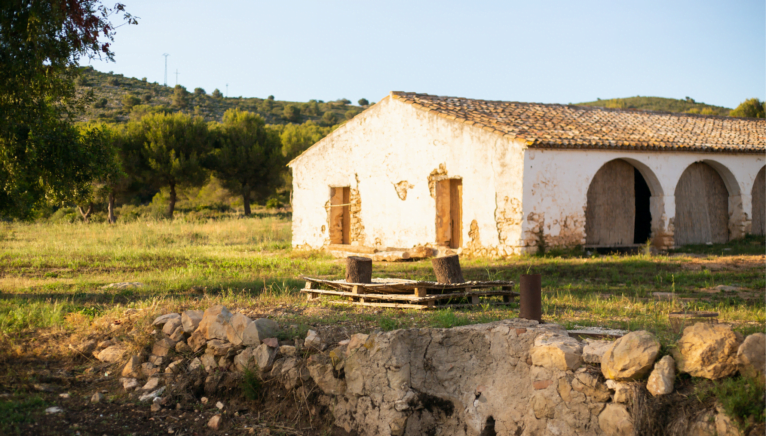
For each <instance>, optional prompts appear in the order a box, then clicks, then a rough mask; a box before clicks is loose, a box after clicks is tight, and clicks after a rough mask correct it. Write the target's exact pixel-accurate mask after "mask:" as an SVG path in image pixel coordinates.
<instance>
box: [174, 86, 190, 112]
mask: <svg viewBox="0 0 766 436" xmlns="http://www.w3.org/2000/svg"><path fill="white" fill-rule="evenodd" d="M171 100H172V101H173V106H175V107H177V108H179V109H185V108H186V107H187V106H189V91H187V90H186V88H184V87H183V86H181V85H176V86H175V88H173V97H171Z"/></svg>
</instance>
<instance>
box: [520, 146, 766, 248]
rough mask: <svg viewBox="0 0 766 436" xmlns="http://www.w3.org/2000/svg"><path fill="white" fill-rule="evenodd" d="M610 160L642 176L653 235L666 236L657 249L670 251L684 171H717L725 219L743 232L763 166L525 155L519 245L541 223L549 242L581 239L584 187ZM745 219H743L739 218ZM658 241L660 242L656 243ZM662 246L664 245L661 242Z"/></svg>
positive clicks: (651, 156)
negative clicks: (701, 166)
mask: <svg viewBox="0 0 766 436" xmlns="http://www.w3.org/2000/svg"><path fill="white" fill-rule="evenodd" d="M613 159H624V160H626V161H628V162H629V163H631V164H633V166H635V167H637V168H638V169H639V171H641V173H642V175H643V176H644V179H645V180H646V182H647V184H648V185H649V188H650V189H651V190H652V199H651V210H652V233H653V236H654V237H660V238H662V237H663V236H666V237H667V238H671V239H669V240H668V239H667V238H666V240H665V241H659V242H660V243H658V245H665V246H672V233H673V226H672V223H673V219H674V217H675V205H676V203H675V196H674V193H675V189H676V184H677V183H678V180H679V179H680V178H681V174H682V173H683V172H684V170H685V169H686V168H687V167H688V166H689V165H691V164H692V163H694V162H705V163H707V164H709V165H711V166H712V167H713V168H715V169H716V170H717V171H718V173H719V174H721V177H722V178H723V179H724V183H725V184H726V187H727V188H728V190H729V214H730V217H731V216H732V215H733V218H734V219H732V220H731V221H732V223H734V224H737V225H736V228H732V226H731V225H730V230H732V231H733V234H735V235H736V236H739V235H737V232H740V233H743V232H745V231H748V230H749V229H747V228H744V227H745V226H747V224H748V223H749V220H750V219H751V217H752V201H751V197H750V193H751V190H752V188H753V183H754V181H755V176H756V175H757V173H758V171H759V170H760V169H761V168H762V167H763V166H764V163H766V162H765V159H764V155H760V154H723V153H690V152H661V153H657V152H626V151H602V150H534V149H529V150H527V151H526V153H525V155H524V194H523V204H524V217H525V220H524V226H523V227H524V228H523V232H524V233H523V238H522V240H521V241H520V245H522V246H525V247H528V246H531V245H534V244H535V243H536V242H535V241H536V240H537V239H536V237H535V234H536V233H537V232H538V231H539V226H540V225H541V223H542V222H544V224H542V225H543V230H544V234H545V235H546V239H548V238H550V241H549V242H551V243H553V244H557V243H565V242H570V243H571V242H573V241H576V240H578V239H580V243H584V240H585V233H584V229H585V205H586V203H587V193H588V187H589V186H590V182H591V180H593V176H594V175H595V174H596V172H597V171H598V170H599V168H601V166H602V165H604V164H605V163H607V162H609V161H611V160H613ZM743 214H744V216H742V215H743ZM656 242H658V241H656ZM662 242H664V244H663V243H662Z"/></svg>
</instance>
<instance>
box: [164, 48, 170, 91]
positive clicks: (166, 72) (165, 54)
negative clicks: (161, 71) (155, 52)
mask: <svg viewBox="0 0 766 436" xmlns="http://www.w3.org/2000/svg"><path fill="white" fill-rule="evenodd" d="M162 56H165V86H168V56H170V55H169V54H167V53H163V54H162Z"/></svg>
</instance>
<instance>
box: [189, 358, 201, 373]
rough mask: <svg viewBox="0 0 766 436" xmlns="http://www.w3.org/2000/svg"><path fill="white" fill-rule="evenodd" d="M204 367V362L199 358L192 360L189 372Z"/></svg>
mask: <svg viewBox="0 0 766 436" xmlns="http://www.w3.org/2000/svg"><path fill="white" fill-rule="evenodd" d="M201 366H202V361H201V360H199V358H198V357H195V358H194V359H192V361H191V362H189V371H194V370H195V369H197V368H200V367H201Z"/></svg>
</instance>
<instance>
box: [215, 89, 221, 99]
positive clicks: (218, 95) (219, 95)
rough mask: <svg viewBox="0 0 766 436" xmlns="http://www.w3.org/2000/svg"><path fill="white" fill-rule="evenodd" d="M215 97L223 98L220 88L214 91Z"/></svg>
mask: <svg viewBox="0 0 766 436" xmlns="http://www.w3.org/2000/svg"><path fill="white" fill-rule="evenodd" d="M213 98H223V94H221V91H219V90H218V88H215V90H214V91H213Z"/></svg>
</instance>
